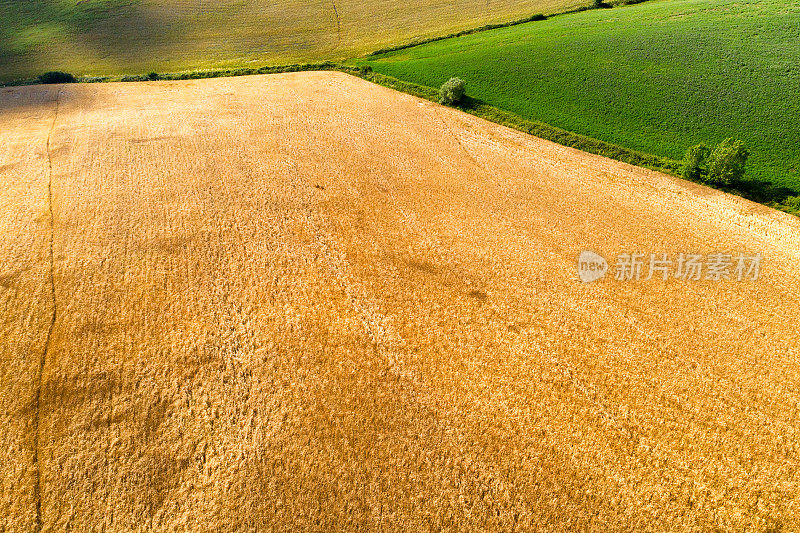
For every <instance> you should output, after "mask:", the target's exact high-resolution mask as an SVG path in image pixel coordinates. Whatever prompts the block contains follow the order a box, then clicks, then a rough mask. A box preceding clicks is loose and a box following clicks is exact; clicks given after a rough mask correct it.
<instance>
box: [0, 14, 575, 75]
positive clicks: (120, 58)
mask: <svg viewBox="0 0 800 533" xmlns="http://www.w3.org/2000/svg"><path fill="white" fill-rule="evenodd" d="M588 4H589V0H463V1H462V2H458V3H454V2H441V1H438V0H410V1H402V0H374V1H370V2H363V1H361V0H285V1H283V2H272V1H268V0H24V1H21V0H0V81H9V80H13V79H19V78H29V77H34V76H36V75H38V74H40V73H41V72H43V71H46V70H66V71H69V72H72V73H73V74H75V75H99V74H141V73H147V72H150V71H158V72H169V71H176V70H187V69H200V68H224V67H231V66H249V64H250V63H256V64H258V65H259V66H260V65H263V64H283V63H293V62H298V61H320V60H325V59H330V60H341V59H344V58H348V57H353V56H357V55H361V54H365V53H368V52H371V51H373V50H375V49H378V48H381V47H384V46H390V45H396V44H398V43H403V42H408V41H411V40H412V39H416V38H420V37H421V38H425V37H432V36H436V35H443V34H448V33H450V32H453V31H457V30H462V29H466V28H473V27H475V26H479V25H482V24H487V23H498V22H507V21H510V20H515V19H518V18H521V17H524V16H529V15H532V14H534V13H539V12H541V13H546V14H549V13H555V12H562V11H565V10H569V9H572V8H575V7H578V6H585V5H588Z"/></svg>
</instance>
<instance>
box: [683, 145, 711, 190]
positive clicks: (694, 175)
mask: <svg viewBox="0 0 800 533" xmlns="http://www.w3.org/2000/svg"><path fill="white" fill-rule="evenodd" d="M709 153H711V150H710V149H709V148H708V146H706V145H705V144H704V143H700V144H698V145H696V146H692V147H691V148H689V149H688V150H686V155H685V156H684V158H683V167H682V168H681V174H682V175H683V177H684V178H685V179H687V180H692V181H697V180H701V179H705V176H706V173H707V168H706V159H707V158H708V154H709Z"/></svg>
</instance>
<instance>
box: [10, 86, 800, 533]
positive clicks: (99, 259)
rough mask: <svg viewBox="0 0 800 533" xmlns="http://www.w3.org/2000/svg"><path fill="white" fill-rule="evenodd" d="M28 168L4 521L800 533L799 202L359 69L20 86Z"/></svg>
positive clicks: (13, 106) (16, 121)
mask: <svg viewBox="0 0 800 533" xmlns="http://www.w3.org/2000/svg"><path fill="white" fill-rule="evenodd" d="M0 183H1V184H2V188H1V190H0V228H2V235H3V238H2V240H0V335H2V344H0V356H1V357H2V359H1V360H0V406H1V407H0V415H1V416H2V419H0V425H1V426H2V432H0V531H6V532H12V531H65V530H73V531H263V530H307V531H323V530H325V531H345V530H354V529H366V530H402V531H431V530H463V531H475V530H490V531H567V530H571V531H575V530H578V531H587V530H588V531H667V530H669V531H711V530H714V529H715V528H716V529H718V530H722V531H768V530H772V531H778V530H782V531H797V530H800V470H799V469H798V468H799V467H800V460H799V459H798V452H800V445H799V444H798V442H799V441H798V429H800V370H799V369H798V361H800V342H798V339H797V327H798V318H800V311H799V309H800V296H798V295H799V294H800V292H799V291H798V288H800V269H798V265H799V264H800V223H799V222H798V220H797V219H794V218H792V217H790V216H789V215H785V214H781V213H778V212H774V211H771V210H769V209H767V208H766V207H763V206H759V205H756V204H752V203H750V202H747V201H745V200H742V199H739V198H736V197H733V196H728V195H726V194H724V193H721V192H718V191H714V190H711V189H707V188H704V187H701V186H698V185H694V184H690V183H688V182H683V181H680V180H678V179H675V178H672V177H669V176H666V175H662V174H658V173H655V172H651V171H646V170H642V169H638V168H635V167H631V166H628V165H625V164H622V163H618V162H615V161H611V160H608V159H604V158H601V157H599V156H593V155H587V154H585V153H581V152H578V151H575V150H573V149H569V148H564V147H561V146H558V145H555V144H551V143H549V142H545V141H542V140H539V139H536V138H533V137H529V136H526V135H524V134H522V133H518V132H515V131H512V130H508V129H505V128H503V127H500V126H497V125H494V124H491V123H488V122H484V121H482V120H480V119H477V118H474V117H472V116H470V115H466V114H464V113H461V112H458V111H456V110H453V109H449V108H445V107H441V106H438V105H435V104H432V103H430V102H427V101H421V100H418V99H416V98H414V97H412V96H409V95H405V94H399V93H395V92H392V91H391V90H389V89H386V88H382V87H378V86H375V85H371V84H369V83H368V82H366V81H363V80H360V79H357V78H353V77H350V76H347V75H346V74H342V73H330V72H329V73H296V74H280V75H273V76H252V77H241V78H220V79H212V80H204V81H189V82H153V83H139V84H97V85H70V86H32V87H24V88H7V89H0ZM585 249H590V250H593V251H595V252H597V253H600V254H601V255H603V256H604V257H614V256H615V255H617V254H620V253H627V252H642V253H662V252H664V253H670V254H677V253H681V252H687V253H692V252H698V253H702V254H710V253H713V252H716V251H727V252H730V253H737V252H742V253H744V252H746V253H757V252H760V253H761V254H762V256H763V263H762V265H761V273H760V277H759V279H757V280H745V281H741V282H739V281H737V280H725V281H710V280H700V281H684V280H679V279H675V278H671V279H669V280H668V281H664V280H662V279H660V278H658V277H657V278H654V279H650V280H644V279H642V280H639V281H635V280H631V281H617V280H616V279H614V277H612V276H610V275H609V276H608V277H606V278H604V279H602V280H599V281H596V282H594V283H588V284H585V283H582V282H581V281H580V280H579V279H578V274H577V257H578V254H579V253H580V252H581V251H582V250H585Z"/></svg>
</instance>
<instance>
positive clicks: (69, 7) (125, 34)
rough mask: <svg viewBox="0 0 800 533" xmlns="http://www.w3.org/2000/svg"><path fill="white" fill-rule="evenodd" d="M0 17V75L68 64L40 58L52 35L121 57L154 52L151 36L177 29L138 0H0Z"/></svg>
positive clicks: (5, 77) (103, 54)
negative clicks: (64, 0) (71, 0)
mask: <svg viewBox="0 0 800 533" xmlns="http://www.w3.org/2000/svg"><path fill="white" fill-rule="evenodd" d="M0 20H2V24H0V80H9V79H11V78H13V77H15V75H16V74H17V73H18V72H26V73H27V75H29V76H31V77H32V75H35V74H40V73H41V72H44V71H48V70H69V69H68V68H66V67H67V66H66V65H63V64H58V63H51V62H49V61H46V60H45V59H43V58H44V57H46V56H47V55H48V54H46V53H45V52H48V51H49V50H48V49H49V43H50V42H52V41H63V42H66V43H67V46H74V47H76V48H89V49H91V50H93V51H95V52H96V53H97V54H98V55H99V56H101V57H110V58H112V59H113V60H118V61H126V60H132V59H137V58H141V57H147V56H148V55H152V54H155V53H157V50H156V46H157V43H156V42H155V41H157V40H158V39H157V38H156V39H154V37H158V36H162V35H165V34H172V33H175V32H177V31H179V30H180V29H181V28H180V27H179V25H178V24H177V22H176V21H175V20H168V19H166V18H164V17H163V16H162V15H157V14H156V13H155V12H154V11H152V10H147V9H145V7H144V5H143V4H141V3H140V2H139V1H138V0H79V1H77V2H63V1H60V0H25V1H24V2H22V1H18V0H0ZM51 61H52V60H51ZM56 61H57V59H56ZM64 61H66V58H65V59H64ZM20 65H23V67H20ZM76 74H80V73H76Z"/></svg>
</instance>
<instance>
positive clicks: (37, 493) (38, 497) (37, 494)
mask: <svg viewBox="0 0 800 533" xmlns="http://www.w3.org/2000/svg"><path fill="white" fill-rule="evenodd" d="M61 91H62V89H59V90H58V93H57V94H56V111H55V114H54V115H53V122H52V124H50V131H48V133H47V169H48V170H47V172H48V179H47V206H48V211H49V215H50V216H49V220H50V246H49V262H50V274H49V277H50V298H51V301H52V302H53V310H52V314H51V316H50V325H49V327H48V328H47V337H46V339H45V344H44V350H43V351H42V355H41V357H40V358H39V372H38V375H37V378H36V405H35V407H34V432H33V465H34V468H35V478H34V485H33V497H34V499H35V501H36V522H35V524H36V526H35V527H36V529H35V531H37V532H38V531H41V530H42V488H41V477H42V471H41V468H40V467H39V407H40V405H41V400H42V376H43V374H44V367H45V364H46V362H47V354H48V352H49V351H50V341H51V339H52V337H53V328H54V327H55V324H56V316H57V314H58V307H57V306H56V284H55V279H54V274H53V270H54V266H53V265H54V259H53V233H54V231H53V225H54V224H53V218H54V217H53V158H52V156H51V152H50V142H51V140H52V137H53V131H54V130H55V127H56V120H58V111H59V108H60V106H61Z"/></svg>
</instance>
